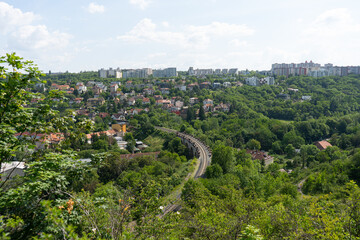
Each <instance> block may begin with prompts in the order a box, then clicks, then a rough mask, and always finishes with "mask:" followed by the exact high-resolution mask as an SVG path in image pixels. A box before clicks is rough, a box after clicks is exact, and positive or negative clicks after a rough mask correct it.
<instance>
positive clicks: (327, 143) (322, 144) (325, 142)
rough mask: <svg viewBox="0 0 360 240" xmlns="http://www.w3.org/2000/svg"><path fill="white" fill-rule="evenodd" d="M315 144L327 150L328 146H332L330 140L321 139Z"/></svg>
mask: <svg viewBox="0 0 360 240" xmlns="http://www.w3.org/2000/svg"><path fill="white" fill-rule="evenodd" d="M315 146H316V147H317V148H318V149H320V150H325V149H326V148H328V147H332V145H331V143H329V142H328V141H319V142H316V143H315Z"/></svg>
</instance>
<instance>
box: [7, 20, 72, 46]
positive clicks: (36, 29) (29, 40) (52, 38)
mask: <svg viewBox="0 0 360 240" xmlns="http://www.w3.org/2000/svg"><path fill="white" fill-rule="evenodd" d="M70 37H71V36H70V35H69V34H66V33H61V32H59V31H52V32H50V31H49V30H48V29H47V27H46V26H45V25H25V26H21V27H19V28H18V29H17V30H16V31H14V32H12V33H11V35H10V36H9V46H10V47H14V48H21V49H44V48H53V47H56V48H63V47H65V46H66V45H67V44H68V43H69V39H70Z"/></svg>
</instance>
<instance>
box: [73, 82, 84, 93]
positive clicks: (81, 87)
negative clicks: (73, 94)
mask: <svg viewBox="0 0 360 240" xmlns="http://www.w3.org/2000/svg"><path fill="white" fill-rule="evenodd" d="M75 88H76V89H77V90H78V91H79V93H80V94H82V93H85V92H86V91H87V87H86V86H85V85H84V84H83V83H77V84H76V87H75Z"/></svg>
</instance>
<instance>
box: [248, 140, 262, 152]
mask: <svg viewBox="0 0 360 240" xmlns="http://www.w3.org/2000/svg"><path fill="white" fill-rule="evenodd" d="M246 147H247V148H248V149H251V150H260V149H261V144H260V142H259V141H258V140H255V139H251V140H250V141H248V142H247V143H246Z"/></svg>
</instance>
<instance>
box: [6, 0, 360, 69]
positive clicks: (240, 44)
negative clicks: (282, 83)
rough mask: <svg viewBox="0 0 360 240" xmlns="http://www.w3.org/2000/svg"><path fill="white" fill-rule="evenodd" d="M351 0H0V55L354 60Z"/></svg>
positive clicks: (42, 60)
mask: <svg viewBox="0 0 360 240" xmlns="http://www.w3.org/2000/svg"><path fill="white" fill-rule="evenodd" d="M359 12H360V1H359V0H341V1H340V0H302V1H298V0H252V1H249V0H97V1H92V0H90V1H88V0H62V1H54V0H4V1H2V0H0V55H1V56H2V55H4V54H5V53H10V52H16V53H17V54H18V55H19V56H21V57H23V58H24V59H26V60H33V61H34V63H36V64H37V65H38V66H39V68H40V69H41V70H42V71H44V72H48V71H49V70H51V71H52V72H59V71H60V72H64V71H69V72H79V71H89V70H98V69H100V68H105V69H107V68H109V67H112V68H117V67H119V68H121V69H126V68H145V67H150V68H153V69H158V68H166V67H177V69H178V70H187V69H188V68H189V67H190V66H192V67H194V68H238V69H239V70H245V69H249V70H269V69H271V64H272V63H300V62H305V61H310V60H312V61H313V62H316V63H320V64H325V63H333V64H335V65H338V66H347V65H360V54H359V53H360V44H359V43H360V14H359Z"/></svg>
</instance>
